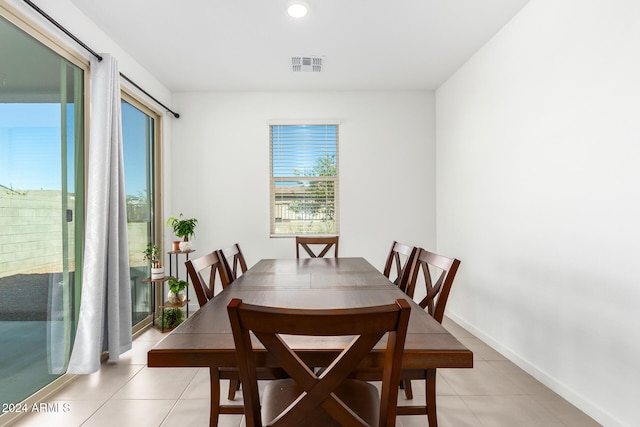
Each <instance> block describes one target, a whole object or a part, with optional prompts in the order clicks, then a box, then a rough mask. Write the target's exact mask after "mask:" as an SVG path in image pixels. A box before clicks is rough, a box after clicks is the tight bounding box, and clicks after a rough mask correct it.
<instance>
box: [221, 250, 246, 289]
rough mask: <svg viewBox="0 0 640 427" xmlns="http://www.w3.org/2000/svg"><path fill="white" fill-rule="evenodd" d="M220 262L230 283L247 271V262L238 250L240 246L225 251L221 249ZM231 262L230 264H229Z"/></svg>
mask: <svg viewBox="0 0 640 427" xmlns="http://www.w3.org/2000/svg"><path fill="white" fill-rule="evenodd" d="M221 252H222V257H221V258H222V262H223V264H224V265H225V268H226V269H227V275H228V276H229V280H230V281H232V282H233V281H234V280H236V279H237V278H238V276H239V275H240V273H244V272H245V271H247V262H246V261H245V259H244V254H243V253H242V250H240V245H238V244H237V243H236V244H234V245H233V246H231V247H230V248H227V249H222V251H221ZM229 260H231V263H229Z"/></svg>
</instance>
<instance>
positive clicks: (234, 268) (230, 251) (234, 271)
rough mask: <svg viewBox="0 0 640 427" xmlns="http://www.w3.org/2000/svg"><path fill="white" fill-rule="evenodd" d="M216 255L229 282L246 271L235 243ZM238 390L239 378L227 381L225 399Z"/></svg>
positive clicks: (241, 254) (243, 260)
mask: <svg viewBox="0 0 640 427" xmlns="http://www.w3.org/2000/svg"><path fill="white" fill-rule="evenodd" d="M218 255H219V257H220V260H221V261H222V264H223V265H224V268H225V270H226V271H227V276H228V277H229V281H230V282H231V283H233V281H234V280H236V279H237V278H238V277H239V276H240V275H241V274H242V273H244V272H245V271H247V262H246V261H245V258H244V254H243V253H242V250H241V249H240V245H239V244H237V243H235V244H234V245H233V246H231V247H230V248H225V249H221V250H219V251H218ZM238 390H240V377H239V376H237V377H235V378H230V379H229V392H228V393H227V399H229V400H234V399H235V398H236V392H237V391H238Z"/></svg>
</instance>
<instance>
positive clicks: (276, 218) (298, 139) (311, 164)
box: [270, 124, 339, 236]
mask: <svg viewBox="0 0 640 427" xmlns="http://www.w3.org/2000/svg"><path fill="white" fill-rule="evenodd" d="M270 140H271V143H270V147H271V156H270V159H271V168H270V169H271V235H272V236H295V235H301V234H313V235H336V234H338V233H339V210H338V125H336V124H304V125H271V126H270Z"/></svg>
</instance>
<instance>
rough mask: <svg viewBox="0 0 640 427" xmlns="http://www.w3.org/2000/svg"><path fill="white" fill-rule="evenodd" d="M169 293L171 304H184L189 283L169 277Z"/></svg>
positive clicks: (168, 298)
mask: <svg viewBox="0 0 640 427" xmlns="http://www.w3.org/2000/svg"><path fill="white" fill-rule="evenodd" d="M167 283H168V285H169V293H168V294H167V300H168V301H169V303H171V304H182V302H184V300H185V299H186V297H187V296H186V293H185V289H186V288H187V286H189V282H187V281H185V280H180V279H178V278H176V277H169V280H168V282H167Z"/></svg>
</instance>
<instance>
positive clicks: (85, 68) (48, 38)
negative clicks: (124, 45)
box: [0, 2, 90, 424]
mask: <svg viewBox="0 0 640 427" xmlns="http://www.w3.org/2000/svg"><path fill="white" fill-rule="evenodd" d="M0 15H1V16H2V18H4V19H6V20H7V21H8V22H10V23H11V24H13V25H15V26H16V27H17V28H19V29H20V30H21V31H24V32H25V33H26V35H28V36H31V37H33V38H34V39H35V40H37V41H38V42H40V43H42V44H43V45H44V46H46V47H47V48H49V49H50V50H51V51H52V52H54V53H55V54H57V55H58V56H60V57H61V58H63V59H65V60H67V61H68V62H69V63H71V64H73V65H74V66H76V67H78V68H79V69H81V70H82V72H83V77H82V84H83V90H82V99H83V103H82V104H83V112H82V115H81V117H82V120H83V121H84V124H83V132H82V135H81V136H80V138H81V140H82V141H83V149H84V156H83V158H84V165H87V163H88V153H89V131H90V129H89V105H90V96H89V85H90V61H89V60H88V59H87V58H85V57H83V56H80V55H79V54H78V52H77V51H74V50H72V49H70V48H69V47H68V45H66V44H64V43H61V41H60V40H61V39H60V38H59V37H55V36H54V35H52V34H51V33H49V32H47V31H46V30H45V29H44V28H42V25H41V24H38V23H37V22H35V21H34V20H32V19H31V18H29V17H28V16H26V15H25V14H24V13H22V12H21V11H20V10H18V9H16V8H15V7H13V6H12V5H10V4H8V3H6V2H0ZM76 137H78V136H76ZM83 169H84V170H83V173H82V174H81V175H78V174H77V175H76V179H80V180H81V181H82V182H79V181H78V182H76V188H78V189H83V203H82V212H77V211H76V214H75V215H74V216H76V219H78V218H85V216H86V203H84V200H86V196H87V194H86V188H87V186H86V183H87V182H86V181H87V174H86V168H83ZM64 185H66V184H64ZM76 227H77V228H76V231H82V233H77V234H76V235H75V242H74V246H75V251H76V253H77V252H78V251H80V253H82V252H83V249H84V224H77V226H76ZM79 271H80V272H81V271H82V270H81V269H79ZM81 289H82V277H81V274H78V275H76V277H75V300H76V307H75V310H77V312H76V315H77V314H79V308H78V307H79V300H80V293H81ZM76 323H77V322H76ZM74 327H77V324H74ZM74 377H75V375H72V374H63V375H61V376H60V377H58V378H57V379H55V380H53V381H52V382H50V383H49V384H47V385H46V386H44V387H43V388H41V389H40V390H38V391H36V392H35V393H34V394H32V395H31V396H29V397H28V398H27V399H25V400H24V401H23V402H22V403H24V404H26V405H27V406H28V407H31V406H32V405H33V404H35V403H37V402H41V401H45V400H46V399H47V398H48V397H49V396H51V395H52V394H53V393H55V392H57V391H58V390H60V389H61V388H62V387H63V386H65V385H66V384H67V383H68V382H70V381H71V380H73V378H74ZM19 416H20V414H19V413H6V414H1V415H0V424H3V423H5V422H7V423H12V422H13V420H15V419H16V418H18V417H19Z"/></svg>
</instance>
